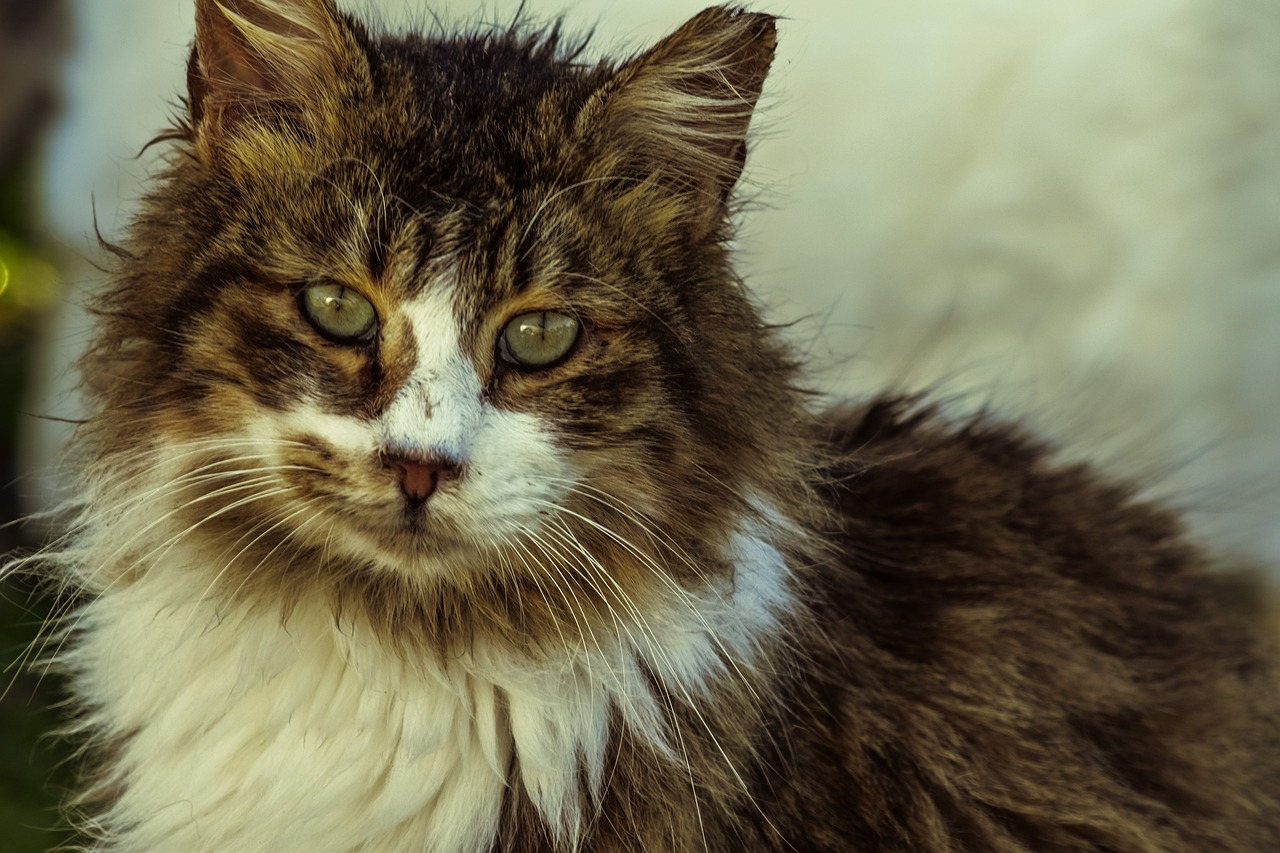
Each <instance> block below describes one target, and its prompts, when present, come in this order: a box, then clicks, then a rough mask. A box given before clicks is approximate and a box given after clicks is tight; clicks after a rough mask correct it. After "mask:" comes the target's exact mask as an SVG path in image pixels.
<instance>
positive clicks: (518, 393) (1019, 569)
mask: <svg viewBox="0 0 1280 853" xmlns="http://www.w3.org/2000/svg"><path fill="white" fill-rule="evenodd" d="M197 23H198V27H197V40H196V51H195V52H194V54H193V58H192V63H191V66H190V71H189V78H188V79H189V91H190V103H189V121H188V123H186V124H184V125H183V126H181V127H179V128H177V129H176V130H175V131H174V132H173V133H172V134H170V135H169V137H168V138H169V139H171V140H173V141H174V142H175V143H176V151H175V153H174V155H173V159H172V162H171V165H170V168H169V170H168V172H167V174H166V175H164V176H163V177H162V178H161V180H160V182H159V184H158V185H157V187H156V189H155V190H154V192H153V194H152V195H151V196H150V198H149V199H148V201H147V203H146V207H145V210H144V212H143V214H142V215H141V217H140V218H139V220H138V222H137V223H136V225H135V228H134V231H133V233H132V237H131V239H130V241H129V242H128V243H127V244H126V245H125V246H124V247H123V248H121V249H120V250H118V252H119V255H120V258H121V269H120V271H119V273H118V274H117V276H116V281H115V283H114V285H113V287H112V288H111V289H110V291H109V292H108V294H107V295H106V297H105V298H104V299H103V300H102V303H101V306H100V307H101V310H102V312H103V316H102V320H101V327H100V331H99V335H98V338H97V342H96V344H95V346H94V347H93V349H92V350H91V351H90V353H89V355H88V357H87V358H86V361H85V375H86V385H87V388H88V390H89V394H90V397H91V398H92V401H93V404H92V414H91V418H90V420H89V422H88V423H87V424H86V426H85V427H84V429H83V435H82V436H81V438H80V446H81V449H82V452H83V453H84V454H85V456H86V462H87V465H86V474H85V478H84V492H83V506H84V509H83V512H82V516H81V520H80V524H79V526H78V528H77V529H76V530H75V531H74V532H73V534H72V535H71V538H70V539H69V544H67V545H66V547H65V548H63V549H62V550H61V551H60V552H55V553H54V554H52V555H51V556H50V559H51V560H52V561H54V562H57V563H61V564H62V566H63V571H64V572H65V573H66V574H65V577H66V578H67V579H69V580H70V581H71V582H72V583H73V584H74V586H76V587H77V588H78V589H80V590H82V591H83V592H84V593H85V594H86V596H87V598H88V603H87V604H86V605H85V606H84V607H83V609H82V610H80V611H79V612H78V613H77V614H76V615H75V616H74V617H73V618H72V619H71V620H70V623H69V625H70V627H69V631H70V636H69V638H68V639H67V641H66V646H65V648H64V649H63V650H62V651H61V652H60V654H59V660H60V661H61V662H62V664H63V665H64V666H65V667H66V668H67V669H69V670H70V671H71V673H72V677H73V683H74V685H75V689H76V693H77V695H78V698H79V700H80V702H81V708H82V716H81V718H80V720H81V723H82V728H83V732H84V733H85V735H86V736H87V737H88V739H89V741H90V744H91V747H92V749H93V750H94V751H95V753H96V755H97V757H98V762H97V765H96V769H95V770H94V771H93V774H94V775H93V776H92V777H91V779H92V781H91V782H90V783H89V785H88V786H87V788H86V791H85V795H84V800H83V802H84V807H85V808H86V809H87V810H88V812H89V813H90V814H91V815H92V819H91V820H90V821H89V822H88V823H87V824H86V825H87V827H88V828H89V829H90V831H91V832H93V833H94V834H96V835H97V836H98V837H99V839H100V841H99V843H100V845H101V846H102V847H103V848H104V849H109V850H116V849H119V850H169V849H183V850H187V849H205V850H233V849H234V850H250V849H256V850H285V849H295V850H315V849H333V850H432V851H453V850H459V851H484V850H490V849H499V850H505V851H524V850H529V851H538V850H547V851H552V850H570V849H575V848H577V849H587V850H605V851H607V850H637V851H638V850H645V851H650V850H672V851H684V850H697V849H708V850H739V849H746V850H756V849H777V850H791V849H794V850H811V849H818V850H821V849H826V850H848V849H853V850H859V851H869V853H874V851H935V850H936V851H945V850H956V851H959V850H968V851H987V850H1001V851H1004V850H1008V851H1013V850H1109V851H1140V850H1152V851H1154V850H1162V851H1163V850H1186V851H1204V850H1224V851H1225V850H1237V851H1247V850H1264V849H1270V848H1272V847H1276V846H1280V814H1277V812H1278V810H1280V802H1278V798H1280V745H1278V744H1277V738H1278V737H1280V736H1278V735H1277V732H1276V726H1277V722H1278V718H1277V695H1276V687H1275V675H1276V673H1275V672H1274V665H1273V658H1272V651H1271V641H1270V637H1269V625H1268V622H1267V617H1266V613H1265V611H1266V608H1265V606H1263V605H1260V604H1255V605H1254V606H1251V607H1250V606H1245V604H1246V603H1245V602H1243V601H1242V600H1241V599H1242V598H1244V596H1241V595H1240V594H1239V593H1238V592H1236V593H1234V594H1233V589H1234V588H1233V587H1231V586H1230V585H1229V584H1226V583H1225V582H1220V581H1215V580H1213V579H1211V578H1210V577H1209V576H1208V575H1206V574H1204V573H1203V568H1202V566H1201V561H1200V558H1199V557H1198V556H1197V555H1196V554H1195V552H1194V551H1193V550H1192V549H1190V548H1189V547H1188V546H1186V545H1185V544H1183V543H1182V542H1181V541H1180V539H1179V534H1178V531H1177V527H1176V524H1174V523H1173V522H1172V521H1171V520H1169V519H1168V518H1166V517H1165V516H1163V515H1162V514H1161V513H1160V512H1158V511H1156V510H1152V509H1148V508H1144V507H1141V506H1138V505H1135V504H1133V503H1132V502H1131V501H1130V500H1129V499H1128V498H1127V497H1126V494H1125V493H1124V492H1123V490H1119V489H1115V488H1112V487H1108V486H1104V485H1099V484H1097V482H1096V481H1095V480H1094V479H1093V478H1092V476H1091V475H1090V474H1088V473H1087V472H1085V471H1083V470H1080V469H1068V470H1056V469H1054V468H1053V466H1052V465H1051V464H1050V463H1049V461H1048V460H1047V458H1046V456H1045V455H1044V454H1043V453H1042V452H1041V451H1039V450H1036V449H1034V448H1032V447H1031V446H1029V445H1028V444H1027V443H1026V442H1024V441H1023V440H1022V439H1020V438H1019V437H1017V436H1016V435H1015V434H1013V433H1011V432H1010V431H1008V430H1005V429H1002V428H997V427H995V426H990V425H986V424H982V423H977V424H971V425H969V426H967V427H963V426H962V427H948V426H946V425H945V424H944V423H942V422H941V421H940V420H939V419H937V418H936V417H934V416H931V415H929V414H927V413H924V412H922V411H917V410H916V409H915V408H914V407H913V405H912V404H909V403H905V402H893V401H885V402H881V403H877V404H872V405H870V406H868V407H866V408H864V409H861V410H851V411H849V412H845V413H843V414H838V415H827V416H821V417H820V416H816V415H814V414H813V413H812V412H811V411H810V410H809V408H808V406H807V403H806V401H805V398H804V396H803V395H802V394H801V393H800V392H798V391H797V390H796V389H795V387H794V380H795V366H794V365H793V363H792V362H791V359H790V357H789V355H788V353H787V351H786V349H785V347H784V346H783V345H782V344H781V342H780V341H779V339H778V337H777V334H776V332H775V330H772V329H770V328H768V327H767V326H765V325H764V324H763V323H762V321H761V320H760V319H759V315H758V313H757V312H756V311H755V309H754V308H753V306H752V305H751V303H750V301H749V299H748V298H747V296H746V294H745V293H744V290H743V288H742V286H741V284H740V282H738V280H737V279H736V278H735V277H734V275H733V272H732V270H731V268H730V266H729V257H728V251H727V249H726V246H725V243H726V240H727V238H728V237H729V234H730V229H729V219H728V217H729V207H730V194H731V191H732V188H733V184H734V182H735V180H736V179H737V176H738V172H739V170H740V169H741V166H742V161H743V158H744V156H745V143H744V141H743V140H744V137H745V133H746V129H747V124H748V122H749V120H750V115H751V110H752V107H753V106H754V102H755V99H756V97H757V96H758V94H759V91H760V86H761V84H762V83H763V79H764V75H765V73H766V71H767V69H768V65H769V61H770V58H771V56H772V50H773V39H774V35H773V21H772V19H771V18H769V17H768V16H764V15H756V14H749V13H746V12H741V11H734V10H726V9H711V10H708V11H707V12H705V13H703V14H702V15H699V16H698V17H697V18H695V19H694V20H692V21H690V22H689V23H688V24H686V25H685V26H684V27H683V28H681V29H680V30H679V31H678V32H677V33H675V34H674V35H673V36H671V37H670V38H668V39H666V40H664V41H663V42H662V43H660V44H659V45H658V46H657V47H655V48H654V49H653V50H651V51H649V52H647V53H645V54H643V55H641V56H639V57H636V58H635V59H633V60H631V61H629V62H627V63H624V64H622V65H620V66H618V67H611V66H607V65H600V66H596V67H590V68H587V67H581V66H578V65H575V64H574V63H573V62H572V61H571V60H572V57H571V52H570V55H568V56H566V55H565V54H564V53H563V52H561V50H560V48H558V47H557V46H556V44H555V40H554V38H551V39H547V40H542V41H540V40H539V39H537V38H527V37H519V36H517V35H515V34H511V33H508V34H497V35H475V36H464V37H458V38H455V39H446V40H436V41H430V40H424V39H418V38H413V37H409V38H393V39H380V40H379V39H373V38H371V37H370V36H369V35H368V34H367V33H366V32H365V31H364V30H363V29H362V28H361V27H359V26H358V25H356V24H354V23H353V22H351V21H350V20H349V19H346V18H344V17H341V16H339V15H338V14H337V13H336V12H335V10H334V9H333V8H332V6H331V5H330V4H329V3H328V2H327V0H236V2H224V3H222V4H221V5H219V4H217V3H214V2H203V3H200V4H198V7H197Z"/></svg>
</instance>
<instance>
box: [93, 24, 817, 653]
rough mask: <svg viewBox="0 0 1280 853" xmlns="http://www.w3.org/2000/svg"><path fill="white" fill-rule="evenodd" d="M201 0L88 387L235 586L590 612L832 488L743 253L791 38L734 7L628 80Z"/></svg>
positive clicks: (433, 606)
mask: <svg viewBox="0 0 1280 853" xmlns="http://www.w3.org/2000/svg"><path fill="white" fill-rule="evenodd" d="M196 6H197V31H196V40H195V45H194V48H193V52H192V56H191V60H190V64H189V71H188V99H187V116H186V118H185V120H184V121H183V122H182V123H181V125H180V126H179V127H178V128H176V129H175V130H174V131H173V132H172V133H170V134H167V135H166V137H167V138H168V139H169V140H171V141H173V142H174V148H173V152H172V155H171V157H170V161H169V166H168V168H167V170H166V172H165V174H164V175H162V176H161V177H160V179H159V180H158V182H157V185H156V187H155V188H154V189H153V191H152V193H151V195H150V196H149V198H148V199H147V201H146V204H145V207H144V211H143V213H142V215H141V216H140V217H139V219H138V221H137V222H136V223H135V226H134V230H133V231H132V233H131V235H130V239H129V240H128V241H127V243H126V244H125V248H124V249H123V250H122V251H121V254H122V256H123V260H122V268H121V271H120V273H119V274H118V276H117V278H116V281H115V283H114V285H113V287H112V289H111V290H110V291H109V292H108V294H107V295H106V298H105V299H104V300H103V302H102V310H103V318H102V321H101V327H100V332H99V337H98V340H97V343H96V346H95V347H94V348H93V349H92V351H91V352H90V354H89V356H88V357H87V359H86V362H85V370H86V376H87V380H88V386H89V388H90V391H91V394H92V396H93V397H94V399H95V405H96V409H95V412H94V415H93V420H92V421H91V424H90V427H89V430H88V435H89V440H88V446H89V450H90V453H91V454H92V456H93V457H95V465H94V472H95V473H94V474H93V476H94V477H96V478H98V480H99V481H102V482H106V483H108V484H109V485H110V488H106V487H100V488H104V491H103V494H104V495H114V496H115V497H114V498H112V499H113V500H117V501H120V502H125V503H127V502H129V501H135V502H136V503H137V505H139V506H143V505H145V506H147V507H149V508H148V509H147V512H148V513H151V514H153V515H154V514H155V513H160V515H161V517H162V519H165V521H164V522H163V523H159V524H158V526H159V528H160V529H164V530H165V531H166V535H168V536H175V537H177V538H178V539H181V540H182V541H183V542H190V543H197V544H198V546H199V550H200V552H201V553H202V554H204V555H205V559H206V560H207V562H208V565H209V567H210V568H209V572H210V578H209V582H210V584H211V585H213V584H218V583H223V584H224V585H225V586H226V588H227V589H229V590H231V591H233V592H236V593H238V594H246V595H252V594H263V595H275V594H278V592H279V591H280V590H282V589H288V590H292V591H294V592H295V593H298V594H301V592H300V591H302V590H306V589H311V588H322V589H332V590H334V591H336V592H337V593H339V594H344V593H352V594H353V595H354V596H355V597H356V598H358V599H359V600H360V601H361V602H362V606H364V607H367V608H371V609H374V610H379V609H384V610H388V611H393V612H396V613H399V614H400V616H403V618H406V619H407V618H410V617H409V616H405V615H404V613H401V611H404V612H406V613H407V612H408V611H412V614H411V615H412V618H414V619H418V620H423V619H426V620H427V621H430V620H431V619H439V620H446V621H447V620H451V619H459V620H464V619H469V618H471V617H470V616H468V615H467V613H468V612H470V611H472V610H474V609H475V608H481V609H484V610H485V611H486V613H489V614H490V615H491V616H492V615H494V614H495V613H496V614H497V615H496V616H494V618H495V619H497V621H506V622H508V623H515V622H520V621H521V620H533V621H537V620H538V619H539V618H540V617H539V615H538V614H539V613H542V612H543V611H545V613H546V615H547V619H548V622H549V623H550V622H556V623H558V624H560V625H563V624H565V622H564V619H563V614H560V615H558V616H557V615H555V614H554V613H552V611H555V610H557V609H564V608H566V607H567V608H568V609H570V610H578V611H582V610H584V609H585V610H591V609H592V608H593V607H598V608H600V609H602V610H609V609H610V608H612V607H614V606H616V602H612V603H610V601H608V600H609V599H611V598H615V597H616V596H617V595H619V594H622V593H624V592H625V595H626V597H627V598H628V599H631V600H635V601H643V600H644V599H645V598H647V597H651V596H653V595H661V594H664V593H663V591H664V590H665V589H667V588H669V587H671V585H672V584H673V583H674V584H677V585H690V584H697V583H701V582H704V581H705V580H706V577H705V575H706V574H707V573H709V572H710V573H714V572H715V571H716V568H715V567H716V566H717V565H718V562H717V561H718V560H719V559H720V557H718V556H717V555H721V554H723V553H724V549H725V548H727V547H729V546H730V542H731V540H732V537H733V536H734V533H735V531H736V530H738V529H739V528H740V526H741V525H742V524H743V523H744V519H745V518H747V516H748V515H749V514H750V513H751V512H753V511H755V510H756V509H758V508H759V507H760V506H765V505H773V506H776V505H778V504H779V503H785V501H786V500H787V496H788V495H790V494H792V493H793V492H794V490H795V489H797V488H800V486H799V485H798V484H797V481H798V480H799V479H802V478H801V476H800V474H801V472H800V471H798V469H797V466H796V463H795V459H797V458H798V457H803V454H802V453H800V452H799V447H798V445H797V442H798V441H800V436H799V430H800V427H799V426H798V424H799V422H800V420H799V418H798V413H799V403H798V399H797V395H796V394H795V392H794V391H793V390H792V388H791V385H790V383H791V379H792V367H791V364H790V362H789V360H788V358H787V357H786V354H785V352H784V351H783V349H782V348H781V347H780V345H779V344H778V342H777V341H776V339H775V336H774V334H773V332H772V331H771V330H769V329H768V328H767V327H766V326H765V325H764V324H763V322H762V321H761V319H760V317H759V315H758V313H757V312H756V310H755V309H754V308H753V307H752V305H751V303H750V301H749V299H748V298H747V296H746V295H745V293H744V291H743V288H742V286H741V284H740V282H739V281H738V279H737V278H736V277H735V276H734V274H733V272H732V269H731V267H730V264H729V254H728V250H727V247H726V242H727V240H728V239H729V237H730V213H731V192H732V190H733V187H734V184H735V182H736V181H737V178H738V176H739V173H740V171H741V168H742V165H743V160H744V157H745V141H744V140H745V136H746V131H747V126H748V123H749V120H750V118H751V114H752V110H753V108H754V105H755V102H756V100H757V97H758V95H759V93H760V90H761V86H762V84H763V81H764V78H765V74H766V71H767V69H768V66H769V63H770V60H771V58H772V54H773V48H774V40H775V38H774V22H773V19H772V18H771V17H769V16H766V15H761V14H752V13H747V12H744V11H740V10H735V9H729V8H725V7H716V8H712V9H708V10H706V11H705V12H703V13H701V14H699V15H698V16H696V17H695V18H693V19H692V20H690V21H689V22H688V23H686V24H685V25H684V26H683V27H681V28H680V29H679V30H678V31H677V32H675V33H674V34H673V35H671V36H669V37H668V38H666V39H664V40H663V41H661V42H660V43H659V44H658V45H657V46H655V47H654V48H652V49H651V50H649V51H647V52H645V53H643V54H640V55H638V56H636V57H634V58H632V59H631V60H629V61H626V62H623V63H621V64H619V65H617V66H614V65H611V64H608V63H600V64H591V65H588V64H583V63H580V62H579V61H578V60H577V56H578V50H577V49H573V48H568V49H567V48H565V47H564V45H563V42H562V40H561V39H559V38H558V37H557V35H556V33H555V32H554V31H552V32H551V33H544V34H541V35H525V34H522V32H521V30H520V28H518V27H517V28H513V29H512V30H509V31H503V32H496V33H471V34H466V35H462V36H458V37H451V38H440V39H430V38H423V37H417V36H409V37H374V36H372V35H370V34H369V32H368V31H366V30H365V29H364V28H363V27H362V26H360V25H359V24H357V23H355V22H354V21H352V20H351V19H349V18H348V17H346V16H344V15H342V14H340V13H339V12H338V11H337V10H336V9H335V8H334V6H333V4H332V2H330V0H221V2H215V0H200V2H197V4H196ZM111 484H114V485H111ZM142 491H146V492H147V494H148V495H149V497H148V498H147V501H149V502H150V503H147V502H144V501H142V499H141V498H139V497H137V495H136V494H134V493H135V492H137V493H141V492H142ZM160 496H162V497H163V501H161V500H160ZM121 505H122V506H123V505H124V504H121ZM153 505H154V506H153ZM119 512H121V513H125V512H126V510H119ZM122 524H123V522H122ZM124 526H125V527H127V526H128V525H127V524H124ZM174 530H177V531H179V532H180V533H178V534H175V533H173V531H174ZM162 538H163V537H162ZM139 547H143V548H145V549H149V550H148V551H147V553H149V554H154V553H155V543H153V542H147V543H145V545H144V546H139ZM135 550H136V549H135ZM121 553H133V552H131V551H130V550H129V549H128V548H122V550H121ZM130 559H132V560H133V561H134V562H133V563H132V564H130V566H127V567H125V568H127V569H132V570H135V571H149V570H152V568H151V567H150V564H149V563H148V559H150V558H147V559H144V558H143V557H139V556H137V554H134V555H133V556H132V557H130ZM120 571H124V569H121V570H120ZM406 602H410V603H406ZM593 602H596V603H594V604H593ZM499 611H500V612H499ZM517 611H518V612H517ZM459 614H461V615H459ZM396 618H400V617H396ZM445 627H446V629H447V628H448V626H445Z"/></svg>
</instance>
